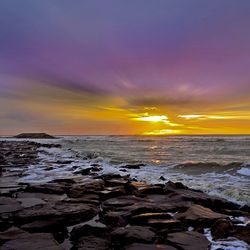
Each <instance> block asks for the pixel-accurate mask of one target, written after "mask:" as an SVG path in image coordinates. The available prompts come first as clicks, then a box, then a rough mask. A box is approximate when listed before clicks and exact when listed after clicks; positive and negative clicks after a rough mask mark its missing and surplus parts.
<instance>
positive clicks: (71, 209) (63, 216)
mask: <svg viewBox="0 0 250 250" xmlns="http://www.w3.org/2000/svg"><path fill="white" fill-rule="evenodd" d="M98 211H99V208H98V207H97V206H95V205H92V204H81V203H79V204H78V205H77V206H76V205H75V204H74V203H66V202H58V203H56V204H45V205H41V206H38V207H31V208H26V209H23V210H21V211H19V212H17V213H15V214H14V220H15V221H17V222H18V223H20V224H27V223H31V222H33V221H36V220H47V219H55V220H59V221H64V223H65V224H66V225H68V224H71V223H74V222H75V223H77V222H78V223H79V222H82V221H86V220H89V219H91V218H93V217H94V216H95V215H96V214H97V213H98Z"/></svg>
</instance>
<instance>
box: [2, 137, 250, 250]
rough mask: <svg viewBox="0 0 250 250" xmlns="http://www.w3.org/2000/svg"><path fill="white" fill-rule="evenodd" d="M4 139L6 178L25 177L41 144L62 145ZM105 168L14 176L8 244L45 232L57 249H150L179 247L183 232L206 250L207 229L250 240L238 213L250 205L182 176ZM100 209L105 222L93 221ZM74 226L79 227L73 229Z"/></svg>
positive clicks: (8, 197)
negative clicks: (159, 178)
mask: <svg viewBox="0 0 250 250" xmlns="http://www.w3.org/2000/svg"><path fill="white" fill-rule="evenodd" d="M0 145H1V150H0V155H2V157H1V156H0V164H1V166H2V167H1V169H2V177H0V178H1V180H3V179H4V178H9V180H11V179H12V180H13V179H15V177H16V179H17V180H18V179H19V177H20V176H22V173H23V172H24V169H27V168H29V167H30V166H31V165H39V164H40V161H39V157H38V153H39V150H40V149H41V147H44V148H48V147H49V148H58V147H60V145H59V144H46V143H44V144H41V143H36V142H29V141H10V142H7V143H6V142H5V143H4V142H0ZM64 163H65V162H63V161H61V162H57V164H58V165H63V164H64ZM18 166H19V168H18ZM72 167H74V166H72ZM48 168H49V166H48ZM100 168H101V166H100V165H99V164H92V166H91V165H90V166H89V168H86V169H82V170H80V171H81V172H78V173H75V176H74V175H72V176H70V177H65V178H59V179H54V180H52V181H50V182H47V183H43V184H30V183H24V182H23V183H21V184H20V183H14V184H15V185H13V183H9V185H10V186H9V187H7V188H5V192H4V193H2V190H3V188H2V187H1V197H0V200H1V203H0V212H1V213H0V228H1V232H0V243H1V244H2V249H4V247H5V248H6V247H8V246H13V244H17V245H18V244H21V242H23V241H25V242H26V244H27V245H26V246H28V247H29V244H30V243H31V241H32V238H33V237H35V236H37V237H38V238H40V245H42V244H45V243H46V244H47V243H48V244H51V246H53V247H54V248H53V249H70V248H71V246H69V247H68V248H66V247H65V245H66V243H65V242H68V243H69V242H70V243H71V245H72V246H73V247H74V248H75V249H87V248H86V246H88V244H91V245H92V246H96V249H144V248H145V244H146V247H151V248H148V249H155V248H154V245H155V244H160V245H162V249H164V247H167V246H168V247H170V246H171V247H172V249H178V248H180V247H181V245H182V244H183V242H182V240H183V238H184V239H185V244H187V245H188V244H189V247H194V249H207V248H208V247H210V245H211V242H209V241H208V240H207V237H206V236H205V234H206V232H207V230H208V231H209V232H210V231H211V228H213V230H212V235H213V236H214V237H215V238H216V237H218V236H220V237H226V238H228V236H231V237H232V236H233V237H236V238H237V239H240V240H242V239H244V240H247V241H248V240H249V239H247V233H249V225H248V226H247V225H245V226H244V223H245V221H241V220H239V218H238V217H239V216H240V217H244V218H248V220H249V217H250V208H249V207H248V206H240V205H238V204H235V203H232V202H229V201H227V200H225V199H221V198H217V197H212V196H209V195H207V194H205V193H203V192H201V191H198V190H193V189H190V188H188V187H187V186H184V185H183V184H182V183H173V182H167V183H165V184H161V183H159V184H147V183H145V182H139V181H137V180H135V179H131V178H130V176H127V177H124V176H121V175H119V174H113V175H112V174H110V175H107V174H106V175H105V174H98V173H99V172H100ZM15 171H16V172H15ZM31 171H32V170H31ZM5 174H7V175H5ZM2 183H3V182H2ZM96 216H98V220H99V221H94V223H93V221H92V222H90V223H88V221H89V220H90V221H91V220H93V218H96ZM86 222H87V223H86ZM81 223H85V224H84V225H78V224H81ZM216 223H217V225H216ZM76 225H78V226H76ZM69 226H70V227H73V229H72V231H71V232H68V230H67V228H68V227H69ZM6 230H7V231H6ZM87 231H89V233H87ZM31 234H32V235H31ZM38 234H39V235H40V236H39V235H38ZM6 235H7V236H6ZM20 235H21V236H20ZM67 237H69V239H68V240H67ZM24 239H25V240H24ZM54 240H56V242H55V241H54ZM63 242H64V243H63ZM248 243H249V242H248ZM245 244H246V243H245ZM31 245H32V244H31ZM31 245H30V247H31ZM143 245H144V246H143ZM243 245H244V244H243ZM195 246H196V248H195ZM143 247H144V248H143ZM6 249H7V248H6ZM27 249H29V248H27ZM30 249H32V248H30ZM166 249H169V248H166ZM187 249H188V248H187ZM243 249H244V248H243Z"/></svg>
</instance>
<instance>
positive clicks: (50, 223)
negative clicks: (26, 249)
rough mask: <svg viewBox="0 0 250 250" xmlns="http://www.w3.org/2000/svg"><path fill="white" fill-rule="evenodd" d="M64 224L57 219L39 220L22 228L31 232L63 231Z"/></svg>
mask: <svg viewBox="0 0 250 250" xmlns="http://www.w3.org/2000/svg"><path fill="white" fill-rule="evenodd" d="M62 228H63V227H62V225H61V224H60V223H58V221H56V220H53V219H51V220H37V221H33V222H31V223H28V224H24V225H22V226H21V229H23V230H25V231H28V232H30V233H37V232H54V231H61V230H62Z"/></svg>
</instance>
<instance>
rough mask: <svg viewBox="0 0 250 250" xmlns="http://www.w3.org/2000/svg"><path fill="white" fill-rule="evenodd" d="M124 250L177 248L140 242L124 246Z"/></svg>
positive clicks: (167, 249) (165, 249)
mask: <svg viewBox="0 0 250 250" xmlns="http://www.w3.org/2000/svg"><path fill="white" fill-rule="evenodd" d="M125 250H177V249H176V248H175V247H172V246H167V245H162V244H157V245H151V244H150V245H149V244H140V243H134V244H132V245H129V246H127V247H126V248H125Z"/></svg>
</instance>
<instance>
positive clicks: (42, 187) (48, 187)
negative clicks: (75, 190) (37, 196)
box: [25, 182, 68, 194]
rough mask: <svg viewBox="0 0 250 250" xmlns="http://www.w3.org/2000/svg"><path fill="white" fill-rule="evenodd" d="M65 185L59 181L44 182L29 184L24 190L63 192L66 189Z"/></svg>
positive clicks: (46, 192)
mask: <svg viewBox="0 0 250 250" xmlns="http://www.w3.org/2000/svg"><path fill="white" fill-rule="evenodd" d="M67 189H68V187H67V185H64V184H63V183H62V184H59V183H53V182H51V183H45V184H32V185H29V186H28V187H27V188H26V189H25V191H26V192H34V193H45V194H64V193H65V192H66V191H67Z"/></svg>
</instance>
